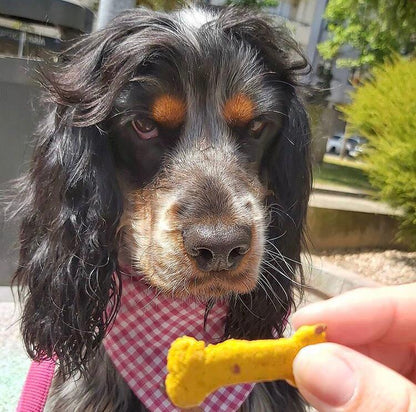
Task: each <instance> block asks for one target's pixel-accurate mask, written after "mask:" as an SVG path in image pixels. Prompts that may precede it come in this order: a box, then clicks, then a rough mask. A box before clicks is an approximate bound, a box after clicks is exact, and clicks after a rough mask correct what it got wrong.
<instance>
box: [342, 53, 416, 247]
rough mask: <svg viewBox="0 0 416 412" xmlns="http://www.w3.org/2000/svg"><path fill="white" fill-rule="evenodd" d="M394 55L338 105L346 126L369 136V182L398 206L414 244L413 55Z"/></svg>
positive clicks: (415, 83)
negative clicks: (348, 102) (344, 103)
mask: <svg viewBox="0 0 416 412" xmlns="http://www.w3.org/2000/svg"><path fill="white" fill-rule="evenodd" d="M393 60H394V61H393V62H392V63H391V62H389V63H386V64H384V65H383V66H380V67H378V68H376V69H374V70H373V73H372V77H371V79H368V80H367V81H365V82H364V84H363V85H362V86H359V87H358V88H357V89H356V91H355V93H354V94H353V95H352V104H351V105H349V106H346V107H343V108H341V110H342V111H343V112H344V114H345V117H346V120H347V122H348V124H349V128H350V130H351V131H352V132H359V133H360V134H362V135H363V136H365V137H367V138H368V140H369V143H368V148H367V151H366V155H365V159H366V162H367V164H368V173H369V177H370V181H371V183H372V185H373V186H374V187H376V188H377V189H378V190H379V191H380V197H381V198H382V199H384V200H385V201H387V202H389V203H390V204H391V205H393V206H396V207H400V208H402V210H403V211H404V217H403V220H402V225H401V229H402V231H401V234H402V235H404V236H403V237H406V236H409V235H410V236H409V238H410V240H411V243H412V245H413V247H414V248H415V249H416V135H415V130H416V99H415V96H416V59H413V60H408V59H405V58H400V59H399V58H397V57H396V58H394V59H393Z"/></svg>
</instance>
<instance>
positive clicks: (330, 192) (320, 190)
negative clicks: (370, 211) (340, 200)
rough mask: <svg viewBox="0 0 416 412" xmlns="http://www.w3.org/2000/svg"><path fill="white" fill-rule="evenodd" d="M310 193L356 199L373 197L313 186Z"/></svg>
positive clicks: (360, 193) (363, 193)
mask: <svg viewBox="0 0 416 412" xmlns="http://www.w3.org/2000/svg"><path fill="white" fill-rule="evenodd" d="M312 191H313V192H315V193H324V194H326V195H340V196H349V197H355V198H358V199H372V198H373V196H372V195H371V194H370V193H365V192H349V191H347V190H343V189H333V188H324V187H315V186H313V188H312Z"/></svg>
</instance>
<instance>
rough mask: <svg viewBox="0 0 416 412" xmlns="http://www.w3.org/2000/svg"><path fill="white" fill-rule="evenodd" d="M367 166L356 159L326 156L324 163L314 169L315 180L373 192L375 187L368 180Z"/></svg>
mask: <svg viewBox="0 0 416 412" xmlns="http://www.w3.org/2000/svg"><path fill="white" fill-rule="evenodd" d="M365 168H366V166H365V164H364V163H363V162H360V161H357V160H355V159H348V158H345V159H340V158H339V157H337V156H325V158H324V161H323V163H322V164H320V165H317V166H316V167H315V168H314V170H313V176H314V181H315V182H316V183H326V184H330V185H334V186H340V187H342V186H344V187H345V186H348V187H352V188H354V189H360V190H365V191H371V192H373V191H374V189H373V188H372V187H371V184H370V182H369V181H368V177H367V174H366V173H365Z"/></svg>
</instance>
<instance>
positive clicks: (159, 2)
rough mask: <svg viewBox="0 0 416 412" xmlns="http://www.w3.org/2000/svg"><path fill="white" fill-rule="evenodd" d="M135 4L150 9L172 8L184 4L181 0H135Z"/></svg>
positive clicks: (166, 9)
mask: <svg viewBox="0 0 416 412" xmlns="http://www.w3.org/2000/svg"><path fill="white" fill-rule="evenodd" d="M136 4H137V6H144V7H148V8H149V9H152V10H165V11H169V10H174V9H177V8H179V7H180V6H181V5H183V4H185V2H184V1H182V0H137V1H136Z"/></svg>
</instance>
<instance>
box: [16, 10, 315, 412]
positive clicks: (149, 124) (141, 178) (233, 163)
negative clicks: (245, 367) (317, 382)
mask: <svg viewBox="0 0 416 412" xmlns="http://www.w3.org/2000/svg"><path fill="white" fill-rule="evenodd" d="M307 67H308V65H307V62H306V60H305V58H304V57H303V56H302V54H301V52H300V51H299V49H298V46H297V45H296V43H295V41H294V40H292V39H291V37H290V36H289V35H288V34H287V32H286V30H285V29H284V28H281V27H276V25H274V24H273V22H272V21H271V20H270V19H269V18H267V17H265V16H263V15H261V14H259V13H258V12H255V11H248V10H244V9H240V8H232V7H231V8H224V9H200V8H193V7H189V8H185V9H183V10H179V11H175V12H172V13H169V14H166V13H162V12H155V11H150V10H146V9H135V10H130V11H127V12H124V13H122V14H121V15H120V16H118V17H116V18H115V19H114V20H113V21H112V22H111V23H110V24H109V25H108V26H107V27H106V28H104V29H103V30H100V31H97V32H95V33H92V34H91V35H88V36H86V37H83V38H81V39H80V40H79V41H77V42H76V43H75V44H73V45H72V46H71V47H69V48H68V50H66V51H65V52H63V53H62V55H61V56H60V57H59V59H58V62H57V63H53V64H52V67H50V66H49V68H48V69H47V70H44V71H43V75H42V83H43V85H44V87H45V89H46V90H47V91H46V101H47V107H48V111H49V113H48V115H47V116H46V118H45V120H44V121H43V122H42V125H41V128H40V131H39V132H38V137H37V141H36V144H35V148H34V154H33V160H32V162H31V166H30V170H29V172H28V174H27V175H26V176H24V178H23V179H22V180H21V181H20V194H21V197H20V199H21V200H20V202H21V203H20V206H19V207H18V208H17V209H16V214H17V215H18V216H19V217H21V218H22V223H21V229H20V240H19V244H20V259H19V264H18V268H17V270H16V273H15V280H16V282H17V284H18V286H19V288H20V291H21V292H20V293H21V298H22V301H23V312H22V326H21V329H22V334H23V339H24V342H25V346H26V349H27V352H28V353H29V355H30V357H31V358H32V359H34V360H42V359H45V358H53V359H56V363H57V365H58V370H57V372H56V374H55V377H54V382H53V384H52V388H51V390H50V393H49V399H48V401H47V404H46V409H47V410H53V411H68V410H74V411H142V410H143V411H144V410H147V409H146V407H145V405H144V404H143V402H142V400H140V399H139V398H138V397H137V396H136V395H135V394H134V392H133V391H132V390H131V388H130V387H129V386H128V385H127V383H126V382H125V380H124V379H123V377H122V376H121V375H120V373H119V372H118V370H117V368H115V366H114V362H113V360H111V359H110V358H109V356H108V353H107V352H108V351H107V350H106V348H105V345H103V341H105V339H106V336H107V334H108V333H109V330H111V327H112V325H113V323H114V322H115V321H116V320H117V315H118V313H119V311H120V310H122V306H123V303H122V300H121V299H122V296H123V276H124V275H123V273H124V271H125V270H126V269H125V268H129V269H128V271H129V272H130V276H132V277H140V278H141V279H142V280H143V282H144V283H145V284H146V285H147V286H146V287H148V288H149V289H152V290H155V291H156V292H157V295H158V296H159V295H162V296H166V297H169V298H170V299H173V300H175V299H178V300H181V299H182V300H183V299H185V300H186V299H191V300H196V301H198V302H199V303H202V304H203V305H204V306H205V307H206V313H205V315H206V316H204V318H205V319H204V321H206V320H207V317H208V318H209V316H210V312H211V311H212V308H213V307H215V305H217V303H218V304H219V302H222V304H225V305H226V308H227V309H226V318H225V323H224V326H223V329H222V339H227V338H243V339H258V338H276V337H280V336H282V334H283V331H284V329H285V327H286V324H287V318H288V315H289V313H290V311H291V308H293V307H294V304H295V293H301V288H300V287H299V286H300V283H299V282H297V281H296V280H295V277H296V278H297V279H302V268H301V265H300V253H301V249H302V247H303V245H304V238H305V235H304V227H305V215H306V210H307V204H308V197H309V193H310V189H311V168H310V159H309V157H310V153H309V151H310V148H309V145H310V131H309V125H308V118H307V114H306V112H305V109H304V107H303V104H302V102H301V99H300V98H299V96H298V91H297V90H298V82H297V78H298V75H299V74H302V73H304V72H305V70H306V69H307ZM138 327H139V328H140V325H138ZM240 409H241V411H256V412H258V411H302V410H304V403H303V401H302V399H301V397H300V395H299V394H298V392H297V391H296V389H295V388H293V387H291V386H290V385H288V384H287V383H286V382H282V381H277V382H268V383H262V384H256V385H255V386H254V388H253V389H252V390H251V391H250V393H249V395H248V396H247V398H246V400H245V402H244V403H243V404H242V406H241V408H240ZM165 410H174V408H173V406H172V408H171V409H170V408H167V409H165ZM217 410H226V409H221V405H218V409H217Z"/></svg>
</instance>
